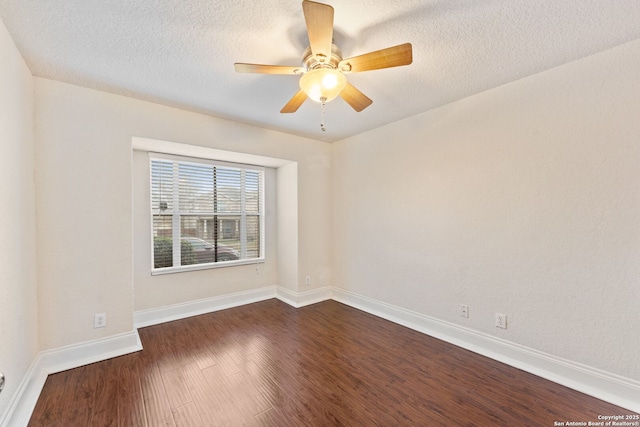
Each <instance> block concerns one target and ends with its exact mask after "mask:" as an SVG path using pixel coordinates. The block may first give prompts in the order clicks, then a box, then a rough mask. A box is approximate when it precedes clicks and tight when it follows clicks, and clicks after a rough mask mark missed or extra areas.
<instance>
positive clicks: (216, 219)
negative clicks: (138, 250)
mask: <svg viewBox="0 0 640 427" xmlns="http://www.w3.org/2000/svg"><path fill="white" fill-rule="evenodd" d="M150 161H151V217H152V228H153V269H152V272H169V271H179V270H191V269H198V268H209V267H216V266H221V265H236V264H242V263H246V262H256V261H257V260H262V259H264V213H263V209H264V207H263V206H264V168H261V167H257V166H251V165H241V164H233V163H222V162H216V161H211V160H205V159H189V158H177V157H174V156H163V155H157V154H154V155H151V156H150Z"/></svg>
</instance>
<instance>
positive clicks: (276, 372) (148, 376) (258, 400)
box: [29, 299, 633, 427]
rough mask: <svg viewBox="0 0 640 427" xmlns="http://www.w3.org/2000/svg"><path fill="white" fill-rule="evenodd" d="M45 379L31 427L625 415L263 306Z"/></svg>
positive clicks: (446, 355) (462, 355)
mask: <svg viewBox="0 0 640 427" xmlns="http://www.w3.org/2000/svg"><path fill="white" fill-rule="evenodd" d="M139 332H140V338H141V340H142V343H143V347H144V350H142V351H141V352H138V353H134V354H130V355H126V356H122V357H119V358H115V359H111V360H108V361H105V362H100V363H95V364H92V365H87V366H83V367H81V368H77V369H72V370H69V371H66V372H61V373H58V374H54V375H51V376H49V378H48V379H47V381H46V383H45V386H44V388H43V390H42V393H41V395H40V399H39V400H38V403H37V405H36V407H35V409H34V411H33V415H32V417H31V420H30V422H29V426H47V427H51V426H64V427H67V426H85V425H86V426H91V427H93V426H102V425H105V426H106V425H113V426H116V425H117V426H120V427H128V426H136V427H156V426H178V427H180V426H192V427H200V426H207V427H208V426H232V427H235V426H241V425H248V426H278V427H287V426H296V427H298V426H322V427H324V426H405V425H411V426H413V425H425V426H452V425H462V426H489V425H491V426H494V425H495V426H506V425H509V426H527V427H528V426H552V425H554V423H555V422H565V421H567V420H571V421H581V422H585V423H588V422H589V421H592V422H593V421H597V420H598V419H597V417H598V415H601V414H616V415H624V414H629V415H633V414H632V413H631V412H630V411H627V410H624V409H622V408H618V407H616V406H614V405H611V404H608V403H606V402H603V401H600V400H598V399H595V398H592V397H589V396H586V395H584V394H581V393H578V392H576V391H574V390H570V389H568V388H566V387H563V386H560V385H558V384H554V383H552V382H549V381H546V380H544V379H542V378H539V377H536V376H535V375H532V374H529V373H526V372H523V371H520V370H518V369H516V368H513V367H511V366H508V365H504V364H502V363H499V362H497V361H495V360H491V359H488V358H486V357H483V356H480V355H477V354H475V353H472V352H470V351H467V350H464V349H461V348H458V347H455V346H453V345H451V344H449V343H446V342H443V341H440V340H437V339H435V338H432V337H429V336H426V335H423V334H421V333H419V332H416V331H413V330H410V329H407V328H404V327H402V326H399V325H397V324H393V323H391V322H388V321H385V320H383V319H380V318H377V317H375V316H372V315H370V314H367V313H363V312H361V311H358V310H355V309H353V308H350V307H347V306H344V305H342V304H339V303H337V302H335V301H327V302H323V303H319V304H314V305H311V306H307V307H304V308H300V309H295V308H293V307H290V306H288V305H287V304H284V303H282V302H280V301H278V300H275V299H274V300H268V301H263V302H260V303H255V304H249V305H246V306H242V307H237V308H234V309H229V310H222V311H218V312H214V313H209V314H206V315H201V316H196V317H192V318H188V319H182V320H179V321H176V322H171V323H167V324H162V325H155V326H151V327H148V328H142V329H140V331H139Z"/></svg>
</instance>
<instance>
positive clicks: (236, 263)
mask: <svg viewBox="0 0 640 427" xmlns="http://www.w3.org/2000/svg"><path fill="white" fill-rule="evenodd" d="M264 262H265V261H264V258H255V259H244V260H238V261H225V262H216V263H209V264H193V265H185V266H180V267H165V268H157V269H152V270H151V275H152V276H160V275H162V274H173V273H184V272H187V271H198V270H211V269H217V268H226V267H236V266H240V265H251V264H264Z"/></svg>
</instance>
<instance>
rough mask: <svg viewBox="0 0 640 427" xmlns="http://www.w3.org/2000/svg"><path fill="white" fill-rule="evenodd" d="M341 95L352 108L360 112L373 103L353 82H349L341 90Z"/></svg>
mask: <svg viewBox="0 0 640 427" xmlns="http://www.w3.org/2000/svg"><path fill="white" fill-rule="evenodd" d="M340 97H341V98H342V99H344V100H345V101H346V102H347V104H349V105H351V108H353V109H354V110H356V111H357V112H360V111H362V110H364V109H365V108H367V107H368V106H369V105H371V104H373V101H372V100H370V99H369V98H368V97H367V95H365V94H364V93H362V92H360V91H359V90H358V89H356V88H355V86H353V85H352V84H351V83H347V85H346V86H345V87H344V89H342V92H340Z"/></svg>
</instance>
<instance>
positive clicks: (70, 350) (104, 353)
mask: <svg viewBox="0 0 640 427" xmlns="http://www.w3.org/2000/svg"><path fill="white" fill-rule="evenodd" d="M140 350H142V345H141V343H140V337H139V336H138V331H135V330H134V331H131V332H127V333H124V334H119V335H114V336H111V337H107V338H101V339H97V340H93V341H87V342H83V343H79V344H73V345H69V346H65V347H60V348H56V349H52V350H46V351H41V352H40V353H38V354H37V356H36V357H35V359H34V360H33V362H32V363H31V366H30V367H29V370H28V371H27V373H26V374H25V376H24V378H23V380H22V382H21V383H20V386H19V387H18V389H17V391H16V393H15V394H14V396H13V398H12V399H11V403H10V404H9V408H8V409H7V411H6V412H5V414H4V417H3V418H2V419H0V427H14V426H26V425H27V424H28V423H29V419H30V418H31V414H32V413H33V409H34V408H35V406H36V403H37V402H38V397H40V392H41V391H42V387H43V386H44V383H45V381H46V380H47V376H48V375H49V374H54V373H56V372H60V371H64V370H67V369H72V368H77V367H78V366H83V365H88V364H90V363H95V362H100V361H102V360H106V359H110V358H112V357H117V356H122V355H125V354H128V353H133V352H136V351H140Z"/></svg>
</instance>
